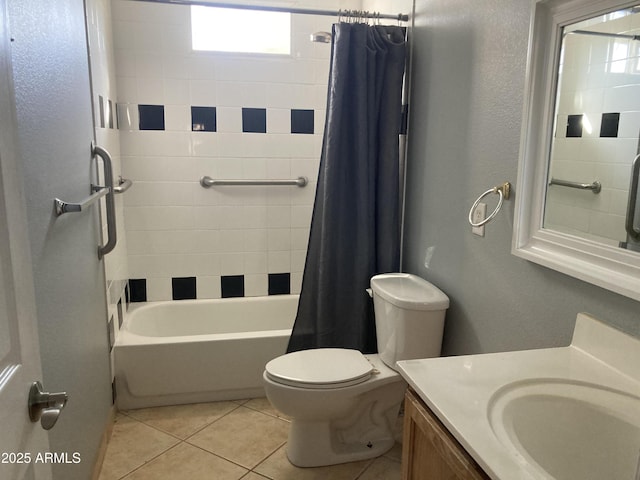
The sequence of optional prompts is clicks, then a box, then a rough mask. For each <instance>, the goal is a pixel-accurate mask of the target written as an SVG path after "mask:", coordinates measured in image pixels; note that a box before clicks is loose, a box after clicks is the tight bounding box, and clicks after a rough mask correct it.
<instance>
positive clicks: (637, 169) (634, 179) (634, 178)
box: [624, 155, 640, 239]
mask: <svg viewBox="0 0 640 480" xmlns="http://www.w3.org/2000/svg"><path fill="white" fill-rule="evenodd" d="M638 177H640V155H637V156H636V158H635V159H634V160H633V166H632V167H631V186H630V187H629V204H628V205H627V218H626V220H625V224H624V228H625V229H626V230H627V233H628V234H629V235H630V236H631V237H633V238H636V239H637V238H640V231H638V230H636V228H635V226H634V223H635V217H636V209H637V208H638Z"/></svg>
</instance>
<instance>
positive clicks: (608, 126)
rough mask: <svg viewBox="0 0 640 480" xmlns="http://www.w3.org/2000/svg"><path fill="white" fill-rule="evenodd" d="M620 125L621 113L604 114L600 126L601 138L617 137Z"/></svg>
mask: <svg viewBox="0 0 640 480" xmlns="http://www.w3.org/2000/svg"><path fill="white" fill-rule="evenodd" d="M619 125H620V114H619V113H603V114H602V123H601V124H600V136H601V137H617V136H618V126H619Z"/></svg>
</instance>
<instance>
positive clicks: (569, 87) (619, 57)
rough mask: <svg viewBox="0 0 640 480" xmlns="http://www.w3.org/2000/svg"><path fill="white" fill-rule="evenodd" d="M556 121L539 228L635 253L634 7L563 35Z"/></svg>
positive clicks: (638, 51) (638, 12)
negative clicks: (542, 217)
mask: <svg viewBox="0 0 640 480" xmlns="http://www.w3.org/2000/svg"><path fill="white" fill-rule="evenodd" d="M554 121H555V125H554V136H553V139H552V142H551V143H552V144H551V153H550V165H549V170H548V178H547V185H548V186H547V191H546V199H545V209H544V220H543V226H544V228H545V229H549V230H554V231H558V232H561V233H565V234H570V235H575V236H578V237H580V238H584V239H587V240H591V241H595V242H598V243H601V244H604V245H610V246H614V247H618V246H619V247H622V248H627V249H629V250H635V251H639V252H640V202H639V200H640V195H637V193H638V181H637V179H638V175H639V174H640V160H638V161H636V162H635V168H634V159H636V156H637V155H638V153H640V151H639V140H640V138H639V135H640V7H632V8H626V9H622V10H618V11H615V12H612V13H607V14H605V15H600V16H597V17H594V18H591V19H589V20H585V21H581V22H578V23H573V24H570V25H568V26H565V27H564V28H563V30H562V44H561V52H560V64H559V67H558V80H557V91H556V99H555V115H554ZM636 213H637V214H636Z"/></svg>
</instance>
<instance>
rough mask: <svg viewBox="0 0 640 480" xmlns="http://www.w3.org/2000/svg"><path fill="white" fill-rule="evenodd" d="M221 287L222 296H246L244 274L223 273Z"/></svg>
mask: <svg viewBox="0 0 640 480" xmlns="http://www.w3.org/2000/svg"><path fill="white" fill-rule="evenodd" d="M220 287H221V290H222V298H231V297H244V275H223V276H222V277H221V278H220Z"/></svg>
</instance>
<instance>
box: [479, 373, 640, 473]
mask: <svg viewBox="0 0 640 480" xmlns="http://www.w3.org/2000/svg"><path fill="white" fill-rule="evenodd" d="M487 413H488V417H489V423H490V425H491V428H492V430H493V433H494V434H495V436H496V437H497V438H498V440H499V441H500V442H501V443H502V444H503V445H504V447H505V448H506V449H508V450H509V452H510V454H511V455H512V456H514V457H515V458H516V460H517V462H518V463H520V464H521V465H523V466H526V467H527V470H533V471H535V472H536V474H535V476H536V477H539V478H552V479H556V480H574V479H581V480H602V479H608V480H614V479H620V480H622V479H624V480H631V479H638V478H640V471H639V470H640V397H637V396H634V395H631V394H628V393H625V392H622V391H618V390H614V389H608V388H605V387H601V386H598V385H594V384H589V383H583V382H576V381H570V380H566V381H565V380H562V379H548V380H545V379H541V380H526V381H520V382H513V383H510V384H508V385H505V386H504V387H502V388H501V389H499V390H498V391H497V392H496V393H495V394H494V395H493V396H492V397H491V399H490V401H489V402H488V412H487Z"/></svg>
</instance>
